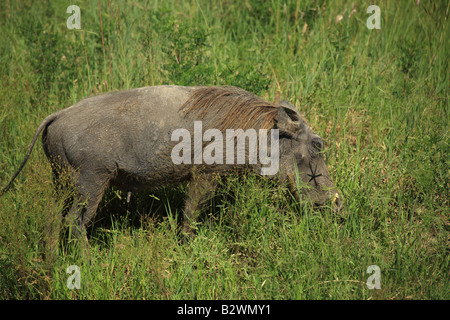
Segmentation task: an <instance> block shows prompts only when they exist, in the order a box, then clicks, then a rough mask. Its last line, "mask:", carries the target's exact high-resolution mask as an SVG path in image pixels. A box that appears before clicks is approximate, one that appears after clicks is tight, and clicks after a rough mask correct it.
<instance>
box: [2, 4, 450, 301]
mask: <svg viewBox="0 0 450 320" xmlns="http://www.w3.org/2000/svg"><path fill="white" fill-rule="evenodd" d="M71 4H77V5H78V6H79V7H80V8H81V25H82V30H68V29H67V27H66V20H67V18H68V17H69V14H67V13H66V8H67V7H68V6H69V5H71ZM370 4H372V3H369V1H361V2H358V3H356V2H355V5H354V6H352V3H351V2H347V1H343V0H338V1H330V2H328V1H314V2H313V1H275V0H272V1H265V2H259V1H253V0H247V1H231V0H227V1H215V0H213V1H210V0H208V1H203V0H196V1H175V0H174V1H171V0H164V1H156V0H155V1H147V2H135V1H121V3H120V4H117V3H116V2H115V1H100V7H101V14H102V16H101V18H102V23H101V25H100V15H99V4H98V2H97V1H27V0H22V1H2V2H1V3H0V18H1V19H0V59H1V61H0V62H1V63H0V81H1V85H0V181H1V184H0V187H3V186H5V185H6V184H7V182H8V181H9V179H10V178H11V176H12V174H13V172H14V171H15V170H16V168H18V166H19V164H20V162H21V161H22V159H23V157H24V155H25V152H26V148H27V146H28V144H29V143H30V140H31V137H32V136H33V134H34V131H35V129H36V128H37V126H38V125H39V123H40V122H41V121H42V120H43V119H44V118H45V116H47V115H48V114H50V113H53V112H55V111H56V110H60V109H63V108H65V107H68V106H70V105H71V104H73V103H75V102H77V101H79V100H81V99H82V98H85V97H88V96H91V95H93V94H97V93H100V92H107V91H112V90H121V89H127V88H134V87H140V86H146V85H159V84H179V85H225V84H226V85H236V86H240V87H242V88H244V89H246V90H249V91H251V92H254V93H255V94H258V95H260V96H262V97H263V98H265V99H268V100H273V99H275V96H276V93H277V92H280V93H281V95H282V96H283V97H284V98H287V99H289V100H290V102H291V103H293V104H295V105H296V106H297V107H298V108H299V110H300V111H301V113H302V114H303V115H304V116H305V118H306V119H307V120H308V122H309V123H310V124H311V126H312V127H313V129H314V130H315V132H317V133H318V134H320V135H321V136H322V137H323V138H324V140H325V141H326V142H327V143H326V144H327V148H328V150H327V164H328V168H329V171H330V174H331V176H332V178H333V179H334V181H335V183H336V185H337V186H338V188H339V189H340V190H341V191H342V194H343V197H344V202H345V207H346V209H345V212H343V213H342V214H339V215H336V214H333V213H332V212H329V211H327V210H325V211H320V212H319V211H313V210H311V209H310V208H308V207H307V206H303V205H302V204H297V203H296V202H295V201H294V200H293V199H292V197H291V195H290V194H289V193H288V192H287V191H286V190H285V188H284V187H283V186H279V185H277V184H275V183H273V182H271V181H268V180H266V179H260V178H258V177H255V176H251V175H250V176H243V177H236V176H233V177H231V178H230V180H229V181H228V182H226V181H225V182H223V185H222V187H221V188H220V189H219V191H218V193H217V196H216V197H215V198H214V199H213V201H212V203H211V207H210V209H209V210H208V211H207V212H206V213H205V215H204V216H203V218H202V219H201V223H200V224H199V226H198V229H197V232H196V235H195V237H194V239H192V241H190V242H185V243H182V242H181V241H180V237H179V235H178V234H177V233H178V231H179V227H180V224H179V220H180V217H181V216H182V211H183V205H182V197H183V195H184V191H185V186H184V185H181V186H177V187H168V188H165V189H163V190H158V191H156V192H155V193H141V194H138V195H133V197H132V201H131V203H130V204H127V203H126V194H122V193H120V192H119V191H117V190H110V191H109V192H108V193H107V195H106V196H105V198H104V199H103V201H102V203H101V205H100V210H99V214H98V217H97V219H96V222H95V223H94V224H93V225H92V227H91V228H90V230H89V232H90V244H91V255H90V259H89V260H88V259H86V257H84V256H83V255H82V254H81V253H80V252H79V250H78V249H77V248H76V247H74V246H72V245H71V244H70V243H69V244H67V243H65V244H64V243H62V244H60V245H59V246H58V248H57V251H56V252H55V251H52V246H51V245H50V244H51V243H52V242H54V239H56V238H57V236H58V233H57V228H55V227H56V226H57V219H58V217H59V216H60V213H61V211H62V210H63V203H62V201H59V200H57V199H56V197H55V196H54V191H53V188H52V179H51V170H50V166H49V164H48V162H47V160H46V158H45V156H44V154H43V152H42V148H41V143H40V142H38V144H37V145H36V147H35V150H34V151H33V153H32V156H31V158H30V159H29V161H28V164H27V166H26V167H25V169H24V170H23V171H22V173H21V175H20V176H19V178H18V179H17V182H16V184H15V186H14V188H13V189H12V190H11V191H9V192H8V193H7V194H5V195H3V196H2V197H0V298H3V299H449V298H450V294H449V293H450V285H449V270H450V269H449V228H450V224H449V213H450V210H449V207H450V194H449V190H450V184H449V181H450V166H449V156H448V155H449V154H450V148H449V101H448V94H449V78H448V76H449V74H450V72H449V54H450V44H449V43H450V42H449V40H448V39H450V35H449V24H448V18H449V16H448V15H449V10H450V9H449V4H448V2H447V1H433V2H431V1H420V4H419V5H416V1H377V5H378V6H379V7H380V10H381V29H380V30H375V29H374V30H369V29H368V28H367V27H366V20H367V18H368V17H369V14H367V13H366V8H367V7H368V6H369V5H370ZM352 9H355V10H356V12H354V13H353V14H351V12H352ZM339 14H342V15H343V19H342V20H341V21H340V22H339V23H336V16H337V15H339ZM350 14H351V16H350ZM102 37H103V42H102ZM49 226H51V228H49ZM70 265H78V266H79V267H80V269H81V288H80V289H74V290H69V289H68V288H67V286H66V281H67V279H68V277H69V274H67V273H66V269H67V267H68V266H70ZM370 265H377V266H379V267H380V270H381V289H379V290H369V289H368V288H367V286H366V281H367V278H368V277H369V276H370V274H367V273H366V270H367V267H368V266H370Z"/></svg>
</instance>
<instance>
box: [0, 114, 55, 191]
mask: <svg viewBox="0 0 450 320" xmlns="http://www.w3.org/2000/svg"><path fill="white" fill-rule="evenodd" d="M58 115H59V112H55V113H53V114H51V115H49V116H48V117H47V118H45V119H44V121H42V123H41V124H40V125H39V127H38V128H37V130H36V133H35V134H34V137H33V140H31V144H30V146H29V147H28V151H27V154H26V155H25V159H23V161H22V164H21V165H20V167H19V169H17V171H16V172H15V173H14V176H13V177H12V178H11V180H10V181H9V183H8V185H7V186H6V187H5V188H3V189H2V190H0V196H1V195H3V194H4V193H5V192H6V191H8V190H9V188H11V186H12V184H13V182H14V180H15V179H16V177H17V176H18V175H19V173H20V171H22V169H23V167H24V166H25V163H26V162H27V160H28V158H29V157H30V154H31V151H32V150H33V147H34V144H35V143H36V140H37V138H38V137H39V134H40V133H41V131H42V130H44V128H45V127H46V126H48V125H49V124H50V123H51V122H52V121H53V120H55V119H56V117H57V116H58Z"/></svg>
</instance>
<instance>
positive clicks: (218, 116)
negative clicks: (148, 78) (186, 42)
mask: <svg viewBox="0 0 450 320" xmlns="http://www.w3.org/2000/svg"><path fill="white" fill-rule="evenodd" d="M180 111H181V112H183V113H184V116H185V117H189V118H193V119H195V120H204V119H207V120H208V122H209V123H208V124H209V126H210V127H213V128H216V129H219V130H221V131H224V130H226V129H243V130H246V129H249V128H254V129H266V130H270V129H272V128H274V125H275V120H276V118H277V114H278V106H277V105H275V104H274V103H271V102H267V101H264V100H263V99H261V98H260V97H258V96H256V95H254V94H253V93H250V92H247V91H245V90H243V89H241V88H237V87H231V86H218V87H199V88H197V89H195V90H194V92H193V93H192V95H191V96H190V97H189V98H188V100H187V101H186V102H185V103H184V104H183V105H182V106H181V107H180Z"/></svg>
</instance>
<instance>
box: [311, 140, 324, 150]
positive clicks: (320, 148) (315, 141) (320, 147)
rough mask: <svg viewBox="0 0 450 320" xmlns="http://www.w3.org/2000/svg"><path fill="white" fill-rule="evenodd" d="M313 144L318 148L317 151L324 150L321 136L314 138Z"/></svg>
mask: <svg viewBox="0 0 450 320" xmlns="http://www.w3.org/2000/svg"><path fill="white" fill-rule="evenodd" d="M311 144H312V146H313V147H314V149H316V150H317V151H322V149H323V142H322V140H321V139H320V138H314V139H312V141H311Z"/></svg>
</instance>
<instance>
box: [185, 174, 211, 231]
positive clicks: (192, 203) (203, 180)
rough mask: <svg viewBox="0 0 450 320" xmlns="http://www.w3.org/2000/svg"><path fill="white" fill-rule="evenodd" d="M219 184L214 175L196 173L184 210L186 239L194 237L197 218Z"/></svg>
mask: <svg viewBox="0 0 450 320" xmlns="http://www.w3.org/2000/svg"><path fill="white" fill-rule="evenodd" d="M217 184H218V182H217V179H215V178H214V176H213V175H212V174H206V173H195V172H194V174H193V176H192V179H191V181H190V182H189V191H188V195H187V199H186V205H185V208H184V222H183V229H182V234H183V235H184V236H185V237H193V235H194V230H195V229H196V220H197V217H198V216H199V214H200V212H201V211H202V209H203V207H204V206H205V205H206V204H207V202H208V201H209V200H210V199H211V197H212V195H213V193H214V191H215V189H216V187H217Z"/></svg>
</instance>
